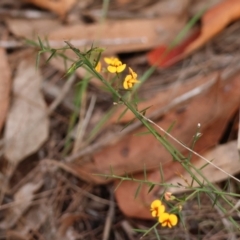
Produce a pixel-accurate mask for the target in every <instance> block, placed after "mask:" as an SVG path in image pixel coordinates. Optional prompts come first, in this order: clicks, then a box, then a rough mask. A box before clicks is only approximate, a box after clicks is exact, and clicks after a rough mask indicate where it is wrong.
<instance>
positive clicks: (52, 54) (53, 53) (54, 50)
mask: <svg viewBox="0 0 240 240" xmlns="http://www.w3.org/2000/svg"><path fill="white" fill-rule="evenodd" d="M51 52H52V53H51V55H50V57H49V58H48V59H47V61H46V63H48V62H49V61H50V60H51V59H52V57H53V56H54V55H55V54H56V52H57V50H56V49H52V50H51Z"/></svg>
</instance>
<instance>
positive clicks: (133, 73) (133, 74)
mask: <svg viewBox="0 0 240 240" xmlns="http://www.w3.org/2000/svg"><path fill="white" fill-rule="evenodd" d="M128 69H129V73H130V74H131V75H132V77H133V78H137V74H136V73H135V72H134V71H133V70H132V69H131V68H130V67H129V68H128Z"/></svg>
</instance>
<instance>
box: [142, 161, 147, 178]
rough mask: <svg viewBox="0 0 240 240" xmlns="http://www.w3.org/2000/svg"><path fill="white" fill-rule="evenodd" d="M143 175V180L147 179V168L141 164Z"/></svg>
mask: <svg viewBox="0 0 240 240" xmlns="http://www.w3.org/2000/svg"><path fill="white" fill-rule="evenodd" d="M143 175H144V180H145V181H147V170H146V165H145V164H144V165H143Z"/></svg>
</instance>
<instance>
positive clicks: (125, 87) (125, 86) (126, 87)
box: [123, 81, 128, 89]
mask: <svg viewBox="0 0 240 240" xmlns="http://www.w3.org/2000/svg"><path fill="white" fill-rule="evenodd" d="M123 88H124V89H128V82H127V81H124V82H123Z"/></svg>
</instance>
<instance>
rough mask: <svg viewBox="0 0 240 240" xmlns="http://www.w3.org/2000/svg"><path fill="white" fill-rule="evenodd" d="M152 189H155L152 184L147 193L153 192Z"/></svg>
mask: <svg viewBox="0 0 240 240" xmlns="http://www.w3.org/2000/svg"><path fill="white" fill-rule="evenodd" d="M154 187H155V184H153V183H152V184H151V185H150V187H149V189H148V193H150V192H151V191H152V190H153V188H154Z"/></svg>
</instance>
